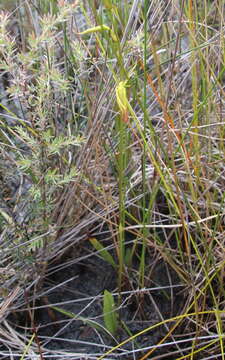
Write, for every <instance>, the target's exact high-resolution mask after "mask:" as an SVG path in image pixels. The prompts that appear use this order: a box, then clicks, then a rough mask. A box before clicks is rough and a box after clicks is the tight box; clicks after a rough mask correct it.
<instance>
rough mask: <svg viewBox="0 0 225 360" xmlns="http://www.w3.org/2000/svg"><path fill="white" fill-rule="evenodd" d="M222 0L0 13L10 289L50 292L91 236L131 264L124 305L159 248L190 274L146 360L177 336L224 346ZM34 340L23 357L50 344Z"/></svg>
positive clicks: (217, 350) (63, 5)
mask: <svg viewBox="0 0 225 360" xmlns="http://www.w3.org/2000/svg"><path fill="white" fill-rule="evenodd" d="M223 6H224V5H223V2H222V0H221V1H220V0H219V1H217V2H216V4H213V3H212V2H211V1H204V2H203V3H202V4H201V5H200V4H197V3H194V2H192V1H189V2H185V1H182V2H180V3H179V2H176V1H171V2H169V3H168V4H166V3H165V2H163V1H157V2H156V1H152V2H151V4H148V2H147V1H144V4H143V6H142V4H141V2H138V1H133V2H131V3H129V2H125V1H124V2H123V1H111V0H107V1H102V2H99V3H98V4H95V6H94V5H93V2H92V1H87V2H84V3H80V4H78V3H76V2H74V3H73V4H69V3H67V2H65V1H58V2H56V1H49V2H48V1H44V2H38V3H37V4H36V6H34V5H33V4H30V5H29V4H28V3H27V2H25V3H20V2H19V3H18V6H17V7H16V6H15V7H14V6H13V5H12V2H10V9H9V10H10V12H6V11H2V12H1V22H0V23H1V24H0V56H1V65H0V66H1V84H3V85H2V86H3V88H4V97H3V99H2V100H1V114H0V141H1V154H2V159H3V160H2V161H1V174H0V178H1V182H2V184H3V186H2V188H3V190H2V192H1V198H2V204H3V205H2V206H1V209H0V225H1V233H2V235H1V254H2V259H1V260H2V264H3V266H4V273H3V272H2V274H3V275H2V279H3V290H2V294H1V295H2V296H9V299H11V296H12V294H15V289H17V291H16V294H17V296H18V303H17V306H18V308H19V307H20V306H21V304H22V303H23V299H22V291H20V290H18V289H21V288H22V287H25V288H26V287H28V288H29V287H30V288H32V289H33V293H34V294H33V297H34V298H35V296H36V297H38V294H39V293H40V291H41V290H40V289H41V285H42V283H43V279H44V277H45V271H46V268H47V266H48V263H50V262H51V260H52V259H55V258H59V257H60V256H62V254H64V253H65V252H66V251H67V250H68V249H70V248H71V246H75V247H78V245H79V243H80V242H81V241H82V240H83V239H89V240H90V242H91V243H92V244H93V251H94V249H95V250H97V251H98V252H99V253H100V254H102V258H103V259H104V260H105V261H107V262H109V263H110V264H111V265H112V266H113V267H114V269H116V271H117V277H118V279H117V283H118V291H119V293H120V296H119V297H118V299H119V305H120V304H121V301H122V295H121V294H122V292H123V290H124V289H125V290H126V289H127V287H129V289H132V290H134V292H135V290H137V289H143V288H145V287H146V288H148V284H149V274H151V273H152V270H153V269H152V266H151V264H149V259H150V258H151V259H153V258H154V259H155V262H152V263H153V264H155V263H157V261H158V260H160V261H163V262H165V263H166V264H167V265H168V266H169V268H170V269H173V271H175V273H176V274H177V275H178V277H179V279H180V281H181V282H182V284H184V285H185V287H186V295H185V297H186V301H185V303H184V304H183V307H182V308H181V310H180V313H179V314H177V316H176V317H175V316H170V317H168V318H165V317H164V316H163V315H162V314H160V316H161V320H162V321H161V322H160V323H158V324H155V325H153V326H151V327H150V328H149V327H146V329H143V331H142V333H145V332H147V331H149V330H150V329H154V327H158V326H161V325H163V326H164V328H165V329H166V335H163V336H162V339H161V340H160V341H159V343H157V344H155V345H154V346H151V348H149V349H148V350H146V351H145V354H144V355H141V356H142V357H140V359H145V358H149V357H150V356H154V355H153V353H154V352H155V351H156V350H157V349H160V347H161V345H162V344H164V345H165V346H166V344H168V348H169V344H170V343H171V341H172V342H173V345H174V346H175V348H174V349H175V350H172V353H171V354H172V355H173V356H180V357H179V359H185V358H192V359H194V358H195V357H196V356H201V358H203V357H204V358H208V357H210V356H211V355H212V354H213V355H215V354H218V356H220V357H221V358H224V350H223V349H224V344H223V341H224V336H223V332H224V320H223V317H224V316H223V314H224V301H225V300H224V270H223V268H224V238H225V237H224V235H225V232H224V191H223V188H224V165H223V161H224V136H223V135H224V119H223V112H224V111H223V94H224V85H223V83H224V71H225V67H224V42H223V36H224V18H223V10H224V9H223ZM12 8H13V10H12ZM16 16H17V17H16ZM15 19H19V20H16V21H17V23H16V29H17V31H18V32H16V33H15V32H14V31H15V29H13V26H12V24H13V21H15ZM10 181H11V183H14V184H18V185H16V187H17V189H16V191H14V192H13V190H12V186H11V185H10ZM96 222H97V223H104V224H106V225H107V228H108V229H109V230H110V232H111V238H110V240H109V241H108V242H107V244H106V245H107V248H106V247H105V243H104V242H103V243H101V241H100V240H98V239H95V238H94V237H92V236H90V235H89V233H90V231H91V230H92V227H94V226H95V224H96ZM130 234H131V236H132V241H129V236H130ZM108 246H109V248H110V249H112V248H113V252H111V250H110V251H109V250H108ZM136 261H137V263H138V265H134V264H135V262H136ZM135 266H136V268H135ZM137 269H138V270H137ZM134 274H136V275H135V276H134ZM31 284H32V285H31ZM18 286H19V287H18ZM172 291H173V290H171V292H172ZM36 292H37V294H35V293H36ZM18 294H19V295H20V296H19V295H18ZM109 294H110V296H111V299H113V297H112V296H113V295H112V294H111V293H109ZM142 294H143V293H142V292H141V291H140V296H139V295H138V296H137V297H136V299H137V302H140V304H141V306H140V309H142V310H143V309H144V308H145V307H146V306H147V303H146V302H145V298H144V296H143V295H142ZM171 294H172V295H171V297H173V296H174V294H173V292H172V293H171ZM31 297H32V296H31ZM25 302H26V301H25ZM111 302H112V301H111ZM113 304H114V303H113ZM5 311H6V310H5ZM105 313H107V311H105ZM6 315H7V312H5V314H4V316H5V317H6ZM110 316H111V319H110V320H108V319H107V320H106V322H107V321H108V322H109V325H108V327H109V328H110V326H112V329H111V330H110V331H111V332H112V333H113V335H114V336H115V337H116V335H117V334H116V331H117V320H118V319H117V314H111V315H110ZM115 316H116V318H115ZM87 321H88V319H87ZM115 324H116V325H115ZM7 326H8V327H7ZM124 326H125V327H126V328H127V325H126V324H125V325H124ZM4 331H5V332H6V333H7V334H9V333H10V328H9V325H7V321H6V322H5V324H4ZM127 332H128V333H129V329H128V331H127ZM181 332H182V333H181ZM138 335H140V334H135V335H133V336H131V337H130V338H129V339H128V340H127V341H125V342H123V343H121V344H119V345H117V347H116V348H119V347H122V346H123V344H125V343H126V342H128V341H131V340H132V339H134V338H136V336H138ZM16 336H17V335H16V333H15V332H14V342H15V344H16ZM181 336H182V339H185V341H186V343H185V345H184V344H183V343H182V341H181ZM29 339H31V340H29ZM176 339H178V340H177V341H176ZM34 340H35V336H33V335H29V337H28V338H27V339H26V341H24V342H22V343H21V344H24V345H21V344H20V350H21V356H22V357H23V356H25V354H26V356H29V355H30V356H32V355H33V353H34V352H35V351H36V352H37V353H38V350H37V349H36V348H35V344H32V341H34ZM166 342H167V343H166ZM5 344H6V346H7V341H6V342H5ZM27 344H28V345H27ZM187 344H188V345H187ZM11 346H12V344H11ZM23 346H24V348H23V349H22V347H23ZM116 348H111V350H110V351H108V352H107V353H105V354H102V355H101V356H100V357H99V359H103V358H104V357H105V356H107V355H108V354H109V353H113V351H114V350H116ZM166 348H167V347H166ZM34 349H35V350H34ZM136 350H137V351H138V349H136ZM177 351H179V353H180V354H181V355H176V354H177ZM157 356H158V355H157ZM159 356H160V355H159ZM158 358H160V357H158Z"/></svg>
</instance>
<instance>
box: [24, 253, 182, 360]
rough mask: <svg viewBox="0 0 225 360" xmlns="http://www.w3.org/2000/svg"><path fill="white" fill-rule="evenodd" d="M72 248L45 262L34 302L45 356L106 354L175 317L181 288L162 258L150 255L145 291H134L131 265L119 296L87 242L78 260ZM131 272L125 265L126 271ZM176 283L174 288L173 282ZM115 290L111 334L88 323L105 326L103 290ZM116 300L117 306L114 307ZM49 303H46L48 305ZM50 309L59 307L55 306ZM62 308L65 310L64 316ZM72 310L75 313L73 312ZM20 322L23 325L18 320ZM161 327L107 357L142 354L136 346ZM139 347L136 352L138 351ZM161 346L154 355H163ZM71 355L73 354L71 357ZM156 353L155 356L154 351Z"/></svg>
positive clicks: (152, 339) (151, 341)
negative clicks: (39, 293)
mask: <svg viewBox="0 0 225 360" xmlns="http://www.w3.org/2000/svg"><path fill="white" fill-rule="evenodd" d="M74 255H75V254H73V250H71V253H70V254H67V255H66V256H65V258H64V259H62V260H61V261H62V262H61V263H57V264H52V265H51V266H49V269H48V272H47V274H46V279H45V282H44V285H43V289H42V292H43V294H44V295H43V296H42V297H41V299H40V300H38V301H37V302H36V305H35V306H36V307H38V309H37V310H36V311H35V323H36V327H37V329H38V337H39V340H40V343H41V348H42V351H43V356H44V359H48V358H50V359H52V360H56V359H59V358H61V359H69V358H70V359H89V358H96V357H99V356H100V355H102V354H103V353H105V352H107V350H109V349H110V348H111V347H113V346H115V345H117V344H118V343H120V342H121V341H124V340H125V339H127V338H129V336H130V335H131V334H136V333H138V332H140V331H141V330H144V329H146V328H148V327H149V326H151V325H153V324H155V323H158V322H160V321H162V319H163V318H168V317H170V316H173V315H174V314H176V313H177V312H178V309H179V308H180V305H181V303H182V296H181V295H178V293H180V292H181V290H182V286H181V285H180V284H179V280H178V278H177V276H176V275H175V273H174V272H173V271H172V270H171V269H169V267H168V266H166V265H165V263H164V262H163V261H160V260H159V261H157V262H155V261H153V259H151V257H149V258H148V262H149V264H148V266H147V267H146V268H147V269H149V279H147V280H146V290H145V291H143V290H142V291H141V290H138V285H137V279H136V277H137V276H136V275H137V271H136V270H135V267H136V268H137V266H136V265H135V264H133V265H132V271H131V272H130V273H129V279H132V278H133V280H132V281H128V280H126V278H125V279H124V286H123V291H122V296H121V300H119V297H118V292H117V283H116V279H117V276H116V273H115V270H114V269H113V267H112V266H111V265H109V264H107V263H106V262H105V261H104V260H103V259H102V258H101V257H100V256H99V255H98V254H96V253H93V249H91V248H90V246H85V247H84V248H82V249H80V256H79V259H80V260H79V261H77V260H74V259H76V257H75V258H74ZM127 271H129V269H128V270H127ZM174 285H175V286H174ZM105 289H107V290H108V291H110V292H111V293H113V294H115V295H114V299H115V304H116V305H117V308H116V312H117V315H118V319H119V326H118V331H117V334H116V335H115V337H113V336H112V335H110V334H108V333H107V331H106V330H105V329H104V328H102V329H101V328H95V327H93V326H92V325H91V324H90V321H94V322H97V323H98V324H100V325H102V327H104V319H103V293H104V290H105ZM118 304H120V305H118ZM49 305H50V306H49ZM53 306H54V307H57V308H58V310H56V309H55V308H54V309H53ZM62 311H64V312H65V311H66V312H67V314H63V313H62ZM71 313H73V314H74V315H72V314H71ZM20 325H21V324H20ZM165 333H166V328H165V327H163V326H161V327H157V328H156V329H154V330H152V331H148V332H146V333H144V334H143V335H141V336H138V337H137V338H136V339H135V340H133V341H130V342H128V343H127V344H125V345H123V346H122V347H120V348H119V349H118V350H116V351H114V352H113V353H112V354H110V356H108V357H107V359H114V358H117V359H133V358H135V355H134V353H133V351H134V350H136V351H137V353H136V358H137V359H138V358H140V356H141V354H142V355H143V354H144V353H145V352H146V351H145V352H143V351H141V350H140V349H143V348H146V347H149V346H153V345H155V344H157V342H158V341H160V339H161V338H162V337H163V335H165ZM138 349H139V350H138ZM168 351H169V350H168V349H165V348H162V350H161V351H160V352H158V353H160V354H162V353H163V352H164V353H165V354H166V353H167V352H168ZM69 354H73V355H69ZM154 355H157V354H156V353H155V352H154Z"/></svg>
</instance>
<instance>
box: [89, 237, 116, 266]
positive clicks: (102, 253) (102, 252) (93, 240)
mask: <svg viewBox="0 0 225 360" xmlns="http://www.w3.org/2000/svg"><path fill="white" fill-rule="evenodd" d="M89 241H90V243H91V245H92V246H93V247H94V248H95V249H96V250H97V251H99V255H100V256H101V257H102V258H103V259H104V260H105V261H106V262H107V263H108V264H110V265H112V266H113V267H114V268H115V269H116V268H117V266H116V263H115V261H114V259H113V257H112V255H111V254H110V253H109V252H108V250H106V249H105V248H104V246H103V245H102V244H101V243H100V242H99V241H98V240H97V239H96V238H89Z"/></svg>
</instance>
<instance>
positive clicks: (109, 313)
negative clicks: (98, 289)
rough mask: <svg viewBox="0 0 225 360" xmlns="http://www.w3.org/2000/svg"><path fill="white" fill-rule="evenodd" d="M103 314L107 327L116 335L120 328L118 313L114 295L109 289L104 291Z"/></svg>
mask: <svg viewBox="0 0 225 360" xmlns="http://www.w3.org/2000/svg"><path fill="white" fill-rule="evenodd" d="M103 315H104V323H105V327H106V329H107V330H108V331H109V332H110V333H111V334H112V335H115V334H116V331H117V329H118V314H117V312H116V308H115V302H114V298H113V295H112V294H111V293H110V292H109V291H108V290H105V291H104V298H103Z"/></svg>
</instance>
